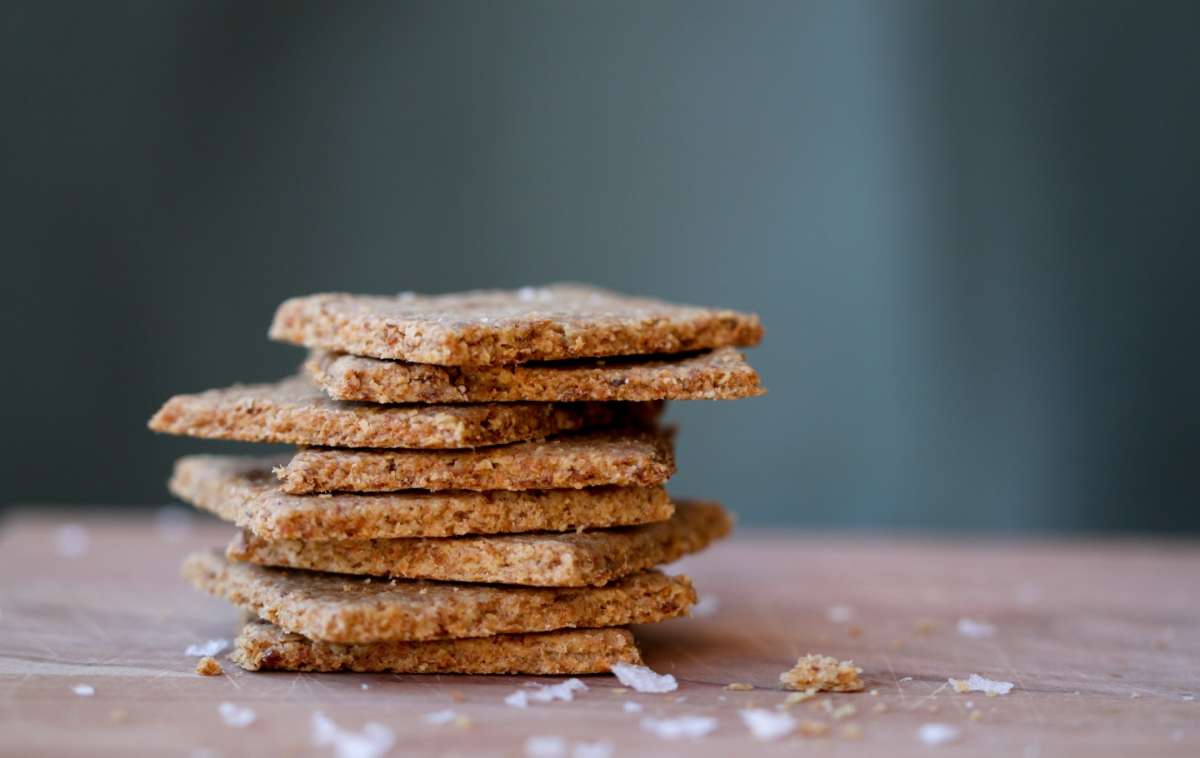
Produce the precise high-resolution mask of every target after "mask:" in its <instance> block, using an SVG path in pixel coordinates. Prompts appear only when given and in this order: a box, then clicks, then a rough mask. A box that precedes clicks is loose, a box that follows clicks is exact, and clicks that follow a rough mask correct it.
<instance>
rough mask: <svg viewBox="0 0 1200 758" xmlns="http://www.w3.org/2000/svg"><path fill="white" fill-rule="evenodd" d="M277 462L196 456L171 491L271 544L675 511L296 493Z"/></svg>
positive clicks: (637, 498)
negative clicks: (284, 485)
mask: <svg viewBox="0 0 1200 758" xmlns="http://www.w3.org/2000/svg"><path fill="white" fill-rule="evenodd" d="M281 462H282V459H278V458H245V457H237V456H217V455H192V456H187V457H185V458H181V459H179V460H178V461H176V463H175V473H174V475H173V476H172V477H171V481H170V484H169V486H170V489H171V492H172V493H174V494H175V495H176V496H178V497H179V498H180V499H182V500H185V501H187V502H189V503H191V504H193V505H195V506H196V507H198V508H202V509H204V510H206V511H210V512H212V513H215V514H216V515H218V516H220V517H221V518H223V519H225V520H226V521H232V522H233V523H235V524H237V525H238V526H240V527H242V528H243V529H249V530H250V531H252V532H254V533H255V534H256V535H258V536H259V537H263V538H265V539H303V540H346V539H389V538H395V537H453V536H458V535H463V534H509V533H515V532H534V531H551V532H562V531H568V530H572V529H582V528H588V527H607V526H623V525H628V524H645V523H649V522H652V521H662V520H664V519H667V518H670V516H671V514H672V513H673V512H674V506H672V505H671V500H670V498H668V497H667V491H666V490H665V489H663V488H662V487H661V486H657V487H588V488H586V489H552V490H525V491H519V492H518V491H505V490H499V491H491V492H470V491H462V490H447V491H444V492H424V491H420V490H416V491H406V492H392V493H386V494H380V495H368V494H336V495H319V496H313V495H307V496H306V495H289V494H286V493H283V492H280V491H279V489H278V487H277V486H276V479H275V475H274V474H273V473H272V472H271V468H272V465H274V464H278V463H281Z"/></svg>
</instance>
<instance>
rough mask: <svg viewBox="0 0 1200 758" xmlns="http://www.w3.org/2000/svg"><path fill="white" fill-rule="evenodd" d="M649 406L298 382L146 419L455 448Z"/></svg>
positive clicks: (218, 434) (216, 430) (164, 428)
mask: <svg viewBox="0 0 1200 758" xmlns="http://www.w3.org/2000/svg"><path fill="white" fill-rule="evenodd" d="M618 411H622V412H631V413H634V414H638V413H651V414H652V413H653V408H652V407H650V406H649V404H639V403H629V404H628V405H622V406H620V407H618V406H616V405H614V404H612V403H607V404H605V403H579V404H572V405H561V404H554V403H478V404H473V405H371V404H366V403H343V402H339V401H336V400H330V399H329V398H328V397H327V396H326V395H325V393H324V392H321V391H320V390H319V389H317V388H316V387H314V386H313V385H312V384H311V383H310V382H309V381H308V380H307V379H305V378H303V377H299V376H296V377H291V378H289V379H284V380H283V381H280V382H276V383H274V384H247V385H234V386H233V387H227V388H224V389H216V390H209V391H207V392H202V393H200V394H196V395H176V396H175V397H173V398H171V399H170V400H168V401H167V402H166V404H165V405H163V407H162V408H161V409H160V410H159V411H158V413H156V414H154V417H153V418H152V419H150V428H151V429H153V430H154V431H156V432H166V433H168V434H184V435H188V436H190V437H207V438H211V439H227V440H243V441H247V442H285V443H295V444H300V445H333V446H341V447H418V448H457V447H474V446H476V445H497V444H502V443H505V442H516V441H519V440H528V439H539V438H542V437H546V436H548V435H551V434H555V433H557V432H562V431H568V430H572V429H580V428H582V427H585V426H593V425H600V424H605V423H608V422H609V421H611V420H612V418H613V416H614V414H615V413H617V412H618Z"/></svg>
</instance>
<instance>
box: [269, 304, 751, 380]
mask: <svg viewBox="0 0 1200 758" xmlns="http://www.w3.org/2000/svg"><path fill="white" fill-rule="evenodd" d="M762 331H763V330H762V325H761V324H760V323H759V320H758V317H757V316H754V315H750V314H745V313H738V312H736V311H731V310H715V309H710V308H700V307H697V306H691V305H674V304H671V303H666V302H663V301H661V300H652V299H649V298H635V297H629V296H625V295H619V294H617V293H615V292H610V291H607V290H602V289H597V288H594V287H586V286H582V285H578V284H558V285H552V286H549V287H540V288H536V289H535V288H524V289H520V290H515V291H501V290H479V291H474V292H464V293H459V294H452V295H436V296H423V295H413V294H408V293H406V294H403V295H399V296H377V295H350V294H341V293H335V294H320V295H308V296H305V297H296V298H292V299H290V300H287V301H285V302H284V303H283V304H282V305H280V306H279V309H278V310H277V311H276V312H275V319H274V322H273V323H272V324H271V329H270V336H271V338H272V339H276V340H280V341H282V342H291V343H294V344H297V345H305V346H307V347H313V348H324V349H326V350H335V351H337V352H342V353H350V354H351V355H366V356H371V357H374V358H392V359H397V360H404V361H412V362H414V363H436V364H439V365H443V366H499V365H506V364H512V363H524V362H526V361H544V360H563V359H570V358H590V357H603V356H609V355H649V354H654V353H681V352H688V351H692V350H705V349H710V348H716V347H727V346H750V345H756V344H758V342H759V340H761V339H762Z"/></svg>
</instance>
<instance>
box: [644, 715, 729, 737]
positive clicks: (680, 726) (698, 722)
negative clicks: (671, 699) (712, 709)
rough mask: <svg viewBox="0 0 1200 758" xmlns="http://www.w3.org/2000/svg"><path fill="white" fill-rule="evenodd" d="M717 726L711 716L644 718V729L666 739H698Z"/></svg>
mask: <svg viewBox="0 0 1200 758" xmlns="http://www.w3.org/2000/svg"><path fill="white" fill-rule="evenodd" d="M716 728H717V720H716V719H714V718H711V717H709V716H679V717H678V718H673V719H654V718H644V719H642V729H644V730H645V731H647V732H650V733H651V734H653V735H654V736H655V737H658V738H659V739H664V740H683V739H698V738H700V737H703V736H704V735H706V734H708V733H709V732H711V731H713V730H714V729H716Z"/></svg>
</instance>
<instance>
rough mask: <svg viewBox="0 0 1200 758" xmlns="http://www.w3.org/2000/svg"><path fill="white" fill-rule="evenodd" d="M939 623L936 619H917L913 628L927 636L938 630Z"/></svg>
mask: <svg viewBox="0 0 1200 758" xmlns="http://www.w3.org/2000/svg"><path fill="white" fill-rule="evenodd" d="M937 625H938V624H937V621H936V620H934V619H928V618H926V619H917V621H916V623H915V624H914V625H913V628H914V629H915V630H916V632H917V634H919V635H921V636H922V637H927V636H929V635H931V634H933V633H934V632H935V631H936V630H937Z"/></svg>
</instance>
